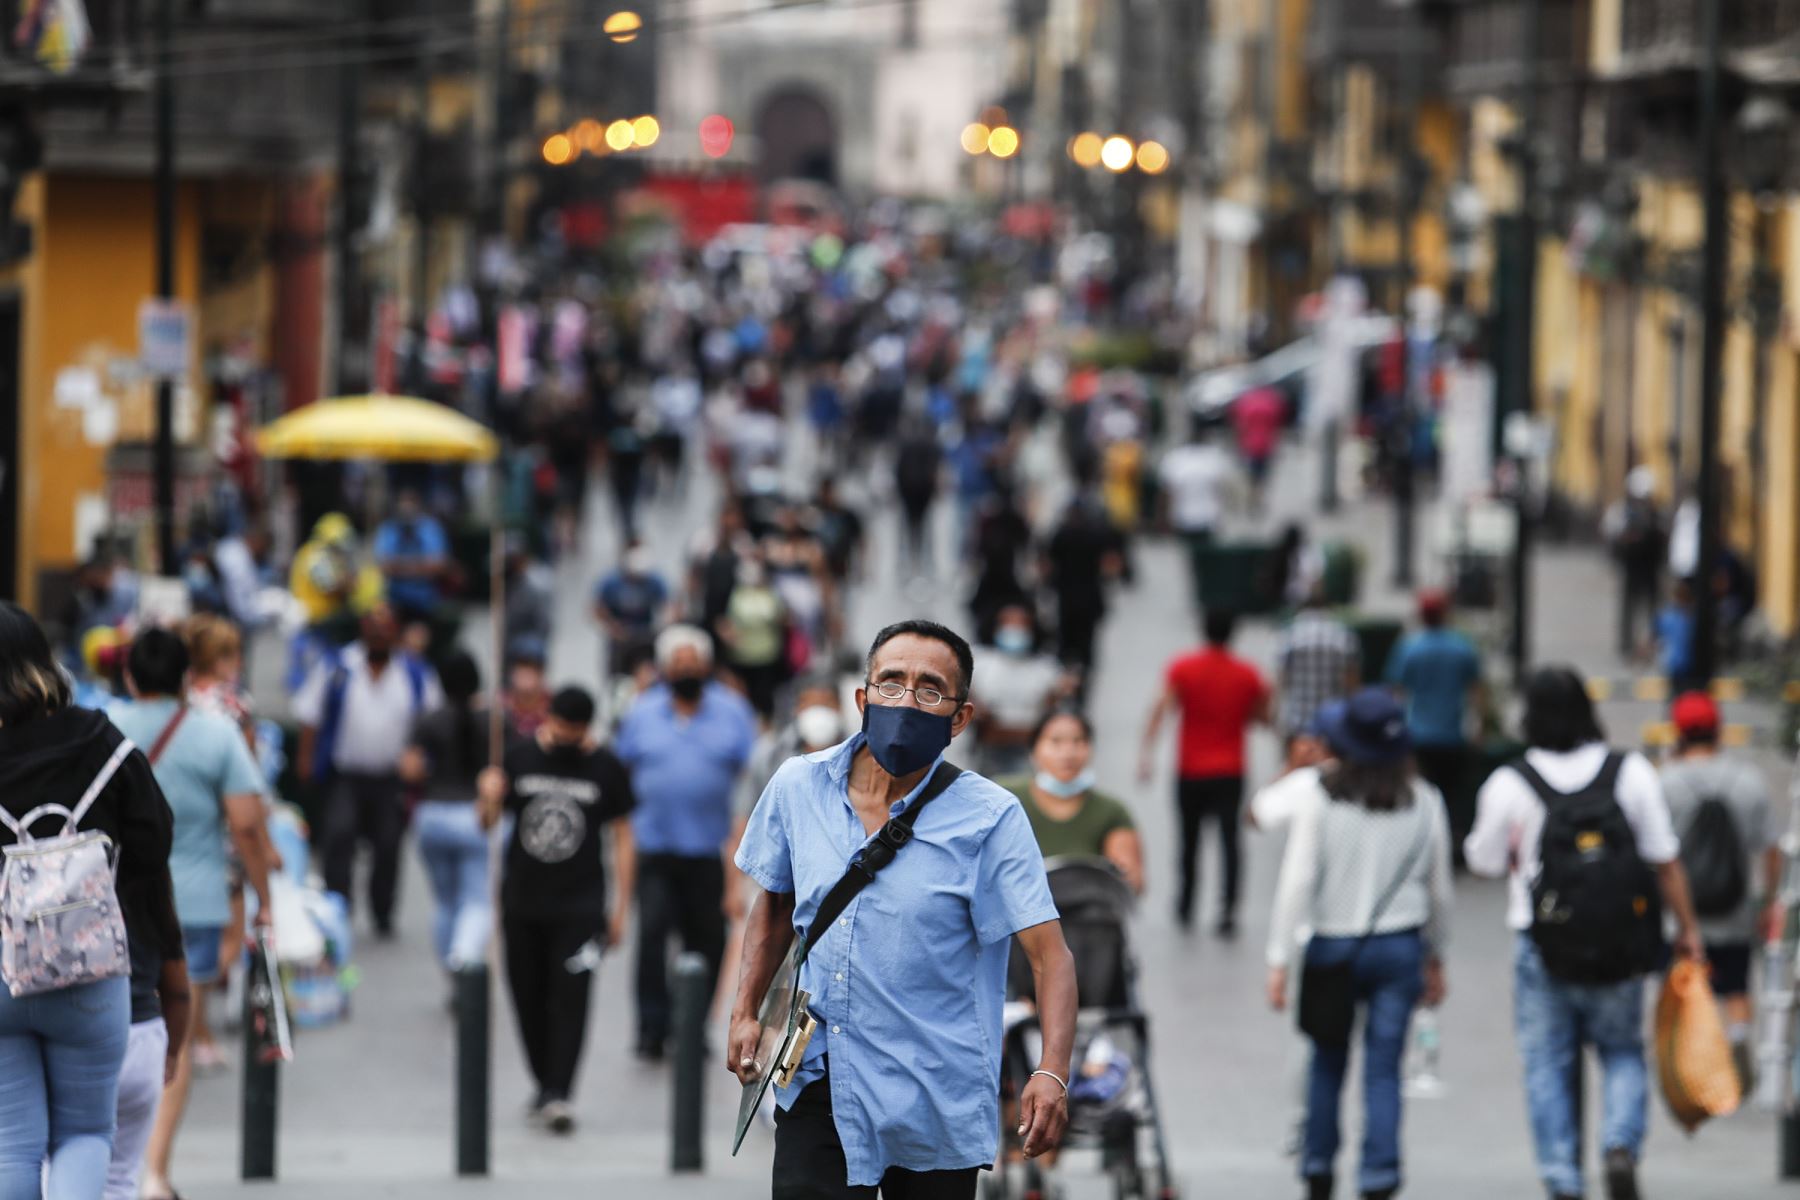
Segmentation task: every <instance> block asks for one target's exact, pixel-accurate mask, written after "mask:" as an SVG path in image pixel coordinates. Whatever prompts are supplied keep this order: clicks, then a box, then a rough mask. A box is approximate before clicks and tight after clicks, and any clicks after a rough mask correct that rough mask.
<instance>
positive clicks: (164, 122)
mask: <svg viewBox="0 0 1800 1200" xmlns="http://www.w3.org/2000/svg"><path fill="white" fill-rule="evenodd" d="M174 41H175V0H157V5H156V294H157V297H158V298H159V299H161V300H162V301H163V302H164V303H165V304H166V303H168V302H170V301H172V300H173V299H174V298H175V79H174V70H175V66H174V63H172V62H171V61H170V58H171V56H172V55H173V53H174ZM152 463H153V466H152V471H153V475H154V479H155V488H156V549H157V562H158V570H159V571H160V572H161V573H162V575H163V577H164V578H173V577H174V576H176V575H179V574H180V573H181V572H180V569H179V563H178V562H177V561H176V554H175V381H174V380H173V379H171V378H170V377H169V376H168V375H167V374H166V373H165V374H162V375H160V376H159V377H158V378H157V381H156V442H155V445H154V447H153V449H152Z"/></svg>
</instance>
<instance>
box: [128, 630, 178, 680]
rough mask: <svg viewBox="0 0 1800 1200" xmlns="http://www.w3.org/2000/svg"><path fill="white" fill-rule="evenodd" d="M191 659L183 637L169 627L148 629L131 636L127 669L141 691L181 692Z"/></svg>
mask: <svg viewBox="0 0 1800 1200" xmlns="http://www.w3.org/2000/svg"><path fill="white" fill-rule="evenodd" d="M188 662H189V659H188V651H187V647H186V646H185V645H183V644H182V641H181V639H180V638H178V637H176V636H175V635H174V634H172V633H170V632H169V631H168V630H166V629H146V630H144V632H142V633H140V634H138V635H137V637H135V638H133V639H132V642H131V654H130V655H129V656H128V657H127V658H126V659H125V670H126V672H127V673H128V674H129V675H130V676H131V682H132V684H133V685H134V686H136V688H137V690H138V692H139V694H140V695H145V696H179V695H181V687H182V681H183V680H185V679H186V678H187V673H188Z"/></svg>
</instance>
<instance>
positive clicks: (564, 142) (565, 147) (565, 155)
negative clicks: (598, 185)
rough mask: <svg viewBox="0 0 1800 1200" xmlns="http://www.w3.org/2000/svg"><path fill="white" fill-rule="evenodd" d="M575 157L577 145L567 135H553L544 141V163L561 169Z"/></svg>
mask: <svg viewBox="0 0 1800 1200" xmlns="http://www.w3.org/2000/svg"><path fill="white" fill-rule="evenodd" d="M574 157H575V143H574V142H572V141H570V140H569V135H568V134H566V133H553V134H551V135H550V136H549V137H547V138H545V139H544V161H545V162H547V163H549V164H550V165H551V166H553V167H560V166H562V165H563V164H564V163H566V162H568V161H569V160H570V159H571V158H574Z"/></svg>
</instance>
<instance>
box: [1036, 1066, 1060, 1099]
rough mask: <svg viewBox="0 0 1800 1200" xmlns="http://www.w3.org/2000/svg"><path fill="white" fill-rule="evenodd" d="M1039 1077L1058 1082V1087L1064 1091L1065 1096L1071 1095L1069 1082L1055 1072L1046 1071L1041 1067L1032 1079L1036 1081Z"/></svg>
mask: <svg viewBox="0 0 1800 1200" xmlns="http://www.w3.org/2000/svg"><path fill="white" fill-rule="evenodd" d="M1039 1075H1043V1076H1046V1077H1048V1078H1050V1079H1054V1080H1056V1083H1057V1086H1058V1087H1060V1088H1062V1090H1063V1095H1065V1096H1067V1095H1068V1094H1069V1081H1068V1080H1066V1079H1064V1078H1063V1077H1062V1076H1061V1075H1058V1074H1057V1073H1056V1072H1055V1071H1046V1070H1044V1069H1043V1068H1042V1067H1039V1068H1038V1069H1037V1070H1035V1071H1033V1072H1032V1073H1031V1078H1033V1079H1036V1078H1037V1077H1038V1076H1039Z"/></svg>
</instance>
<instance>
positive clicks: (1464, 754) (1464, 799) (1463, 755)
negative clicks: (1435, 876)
mask: <svg viewBox="0 0 1800 1200" xmlns="http://www.w3.org/2000/svg"><path fill="white" fill-rule="evenodd" d="M1469 758H1470V752H1469V748H1468V747H1467V746H1414V747H1413V762H1414V763H1416V764H1418V768H1419V778H1420V779H1423V780H1424V781H1425V782H1426V783H1429V784H1430V785H1431V786H1432V787H1434V788H1436V789H1437V790H1438V791H1440V792H1442V793H1443V794H1444V814H1445V815H1446V816H1447V817H1449V819H1450V852H1451V857H1452V859H1453V861H1454V863H1455V865H1456V869H1457V870H1459V871H1460V870H1462V868H1463V849H1462V844H1463V839H1464V838H1466V837H1468V836H1469V831H1470V830H1471V829H1473V828H1475V789H1474V788H1471V787H1468V786H1466V784H1465V780H1466V779H1467V778H1468V773H1469V766H1468V764H1469Z"/></svg>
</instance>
